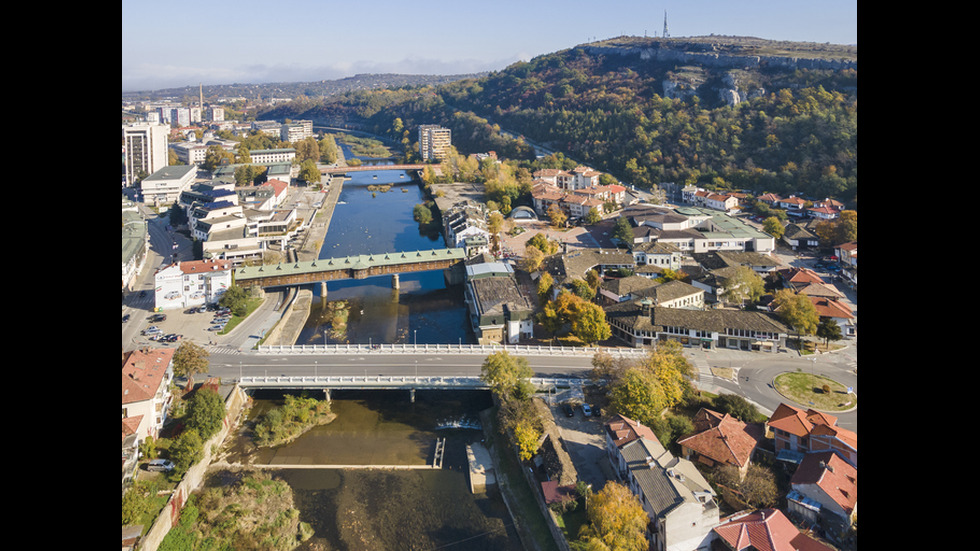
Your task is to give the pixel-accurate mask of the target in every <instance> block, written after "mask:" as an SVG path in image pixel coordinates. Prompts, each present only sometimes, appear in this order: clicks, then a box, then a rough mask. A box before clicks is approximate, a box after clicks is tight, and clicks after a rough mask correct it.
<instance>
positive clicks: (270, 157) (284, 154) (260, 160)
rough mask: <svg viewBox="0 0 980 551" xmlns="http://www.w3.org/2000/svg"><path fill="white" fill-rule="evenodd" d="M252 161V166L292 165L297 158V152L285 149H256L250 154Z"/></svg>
mask: <svg viewBox="0 0 980 551" xmlns="http://www.w3.org/2000/svg"><path fill="white" fill-rule="evenodd" d="M248 155H249V157H251V159H252V164H255V165H267V164H272V163H291V162H293V159H295V158H296V150H295V149H293V148H291V147H290V148H284V149H256V150H255V151H249V152H248Z"/></svg>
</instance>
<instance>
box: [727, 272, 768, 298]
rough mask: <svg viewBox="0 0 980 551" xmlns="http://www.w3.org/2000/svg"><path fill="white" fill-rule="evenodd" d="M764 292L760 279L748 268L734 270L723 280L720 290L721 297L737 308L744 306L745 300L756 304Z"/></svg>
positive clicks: (763, 283)
mask: <svg viewBox="0 0 980 551" xmlns="http://www.w3.org/2000/svg"><path fill="white" fill-rule="evenodd" d="M765 292H766V289H765V282H764V281H762V277H761V276H760V275H759V274H757V273H756V271H755V270H753V269H752V268H750V267H748V266H738V267H737V268H735V272H734V274H732V276H731V277H728V278H725V279H724V281H723V283H722V288H721V296H722V297H723V298H724V299H725V300H727V301H728V302H731V303H734V304H738V305H739V306H744V303H745V301H746V300H747V301H749V302H750V303H752V302H756V301H757V300H759V298H760V297H761V296H762V295H763V294H764V293H765Z"/></svg>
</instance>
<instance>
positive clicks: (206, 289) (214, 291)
mask: <svg viewBox="0 0 980 551" xmlns="http://www.w3.org/2000/svg"><path fill="white" fill-rule="evenodd" d="M231 271H232V265H231V262H229V261H227V260H194V261H190V262H178V263H176V264H171V265H170V266H167V267H166V268H163V269H161V270H160V271H158V272H157V273H156V275H155V276H154V288H155V289H156V294H155V296H154V300H155V305H156V308H157V309H159V310H170V309H174V308H187V307H190V306H201V305H203V304H205V303H216V302H218V299H220V298H221V295H223V294H224V292H225V291H226V290H227V289H228V287H230V286H231V283H232V281H231Z"/></svg>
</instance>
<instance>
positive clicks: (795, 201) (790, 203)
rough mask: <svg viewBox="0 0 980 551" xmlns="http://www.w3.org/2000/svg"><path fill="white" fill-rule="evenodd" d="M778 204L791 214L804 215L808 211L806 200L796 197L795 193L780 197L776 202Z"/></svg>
mask: <svg viewBox="0 0 980 551" xmlns="http://www.w3.org/2000/svg"><path fill="white" fill-rule="evenodd" d="M776 206H778V207H779V208H781V209H785V210H786V214H789V215H790V216H803V215H804V214H805V213H806V210H805V207H806V201H804V200H803V199H800V198H799V197H796V196H795V195H790V196H789V197H787V198H786V199H780V200H778V201H777V202H776Z"/></svg>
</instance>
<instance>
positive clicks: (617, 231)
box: [612, 216, 633, 245]
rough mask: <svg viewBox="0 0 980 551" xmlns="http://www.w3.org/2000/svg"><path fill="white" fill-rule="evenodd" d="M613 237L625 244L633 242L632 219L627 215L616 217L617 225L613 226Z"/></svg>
mask: <svg viewBox="0 0 980 551" xmlns="http://www.w3.org/2000/svg"><path fill="white" fill-rule="evenodd" d="M612 237H613V238H615V239H618V240H620V241H621V242H622V243H623V244H624V245H632V244H633V226H632V225H630V221H629V219H628V218H626V217H625V216H620V217H619V218H617V219H616V225H615V226H613V232H612Z"/></svg>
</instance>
